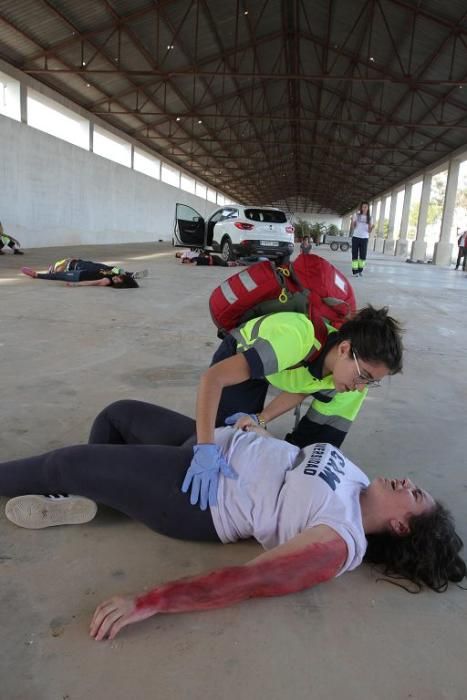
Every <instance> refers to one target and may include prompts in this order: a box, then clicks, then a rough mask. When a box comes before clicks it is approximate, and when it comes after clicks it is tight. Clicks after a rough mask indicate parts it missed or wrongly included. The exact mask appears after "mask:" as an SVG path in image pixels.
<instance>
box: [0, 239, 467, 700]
mask: <svg viewBox="0 0 467 700" xmlns="http://www.w3.org/2000/svg"><path fill="white" fill-rule="evenodd" d="M71 252H73V253H74V254H75V255H79V256H80V257H84V258H86V257H88V258H93V259H97V260H103V261H115V262H121V263H122V264H123V265H124V266H125V267H128V268H129V269H137V268H142V267H148V268H149V270H150V276H149V278H148V279H147V280H146V281H144V282H143V285H142V289H141V290H131V291H117V290H106V289H99V288H94V289H93V288H88V289H70V288H65V287H63V286H62V284H60V283H53V282H40V281H33V280H31V279H29V278H26V277H23V276H21V275H20V274H19V267H20V265H22V264H28V265H31V266H33V267H38V268H42V269H43V268H44V267H46V264H47V263H49V262H50V261H53V260H55V259H57V258H59V257H63V256H65V255H68V254H70V253H71ZM321 252H322V254H323V255H324V256H325V257H328V258H329V259H331V260H332V261H333V262H334V263H335V264H337V265H338V266H339V267H340V268H341V269H342V271H344V272H346V273H348V272H349V267H350V265H349V256H348V254H344V253H335V254H332V253H330V251H329V250H326V249H323V250H322V251H321V250H320V253H321ZM228 272H229V274H230V272H231V271H230V270H229V271H228ZM233 272H234V271H233ZM226 276H228V275H227V272H226V270H224V269H217V268H215V269H214V268H213V269H207V268H199V269H198V268H189V267H183V268H182V267H181V266H179V265H177V264H176V262H175V260H174V257H173V251H172V249H171V248H169V247H168V246H167V245H166V244H157V245H152V246H151V245H131V246H114V247H111V246H106V247H103V246H94V247H86V248H79V249H74V250H73V251H70V250H69V249H52V248H48V249H40V250H39V249H37V250H29V251H27V255H25V256H24V257H23V258H20V257H19V256H10V255H8V254H6V255H4V256H3V257H1V258H0V291H1V300H2V304H1V315H0V318H1V331H2V332H1V336H0V344H1V347H2V355H1V357H2V365H1V370H2V395H1V409H0V410H1V414H0V417H1V425H2V449H1V457H2V458H3V459H11V458H14V457H22V456H26V455H30V454H34V453H37V452H42V451H46V450H49V449H52V448H56V447H58V446H62V445H67V444H71V443H77V442H85V441H86V439H87V432H88V429H89V426H90V424H91V421H92V418H93V417H94V416H95V415H96V414H97V412H98V411H99V410H100V409H101V408H102V407H103V406H105V405H106V404H108V403H110V402H111V401H114V400H116V399H119V398H124V397H131V398H136V399H143V400H148V401H153V402H156V403H157V402H158V403H161V404H164V405H166V406H168V407H171V408H174V409H176V410H181V411H184V412H186V413H188V414H190V415H193V411H194V402H195V392H196V385H197V381H198V377H199V374H200V372H201V370H202V369H203V368H204V367H206V365H207V364H208V362H209V358H210V356H211V354H212V352H213V350H214V348H215V346H216V344H217V340H216V334H215V331H214V327H213V325H212V323H211V320H210V317H209V313H208V310H207V299H208V294H209V292H210V290H211V289H212V288H213V287H214V286H215V285H217V284H218V283H219V282H220V281H221V280H222V279H224V278H225V277H226ZM355 288H356V293H357V297H358V302H359V304H360V305H363V304H364V303H366V302H372V303H373V304H374V305H377V306H378V305H383V304H389V305H390V306H391V310H392V312H393V314H394V315H395V316H396V317H398V318H400V319H401V320H402V321H403V322H404V323H405V325H406V328H407V333H406V340H405V343H406V349H407V351H406V361H405V371H404V374H403V375H402V376H397V377H394V378H392V379H391V380H390V381H386V383H385V385H384V388H380V389H377V390H374V392H372V393H371V395H370V397H369V398H368V400H367V401H366V403H365V406H364V408H363V410H362V413H361V415H360V417H359V419H358V421H357V424H356V425H355V427H354V428H353V430H352V431H351V433H350V435H349V437H348V439H347V440H346V442H345V444H344V448H345V452H346V453H347V455H348V456H349V457H350V458H351V459H353V460H354V461H356V462H357V463H358V464H360V465H361V466H362V467H363V468H364V469H365V470H366V471H367V472H368V474H369V475H370V476H371V477H372V476H376V475H379V474H385V475H387V476H389V477H393V476H406V475H409V476H410V477H411V478H413V479H414V480H415V481H416V482H418V483H419V484H421V485H422V486H423V487H425V488H427V489H429V490H430V491H432V492H433V493H434V494H435V495H436V496H437V497H439V498H440V499H441V500H443V501H445V502H446V503H448V504H449V506H450V507H451V508H452V511H453V513H454V515H455V517H456V518H457V522H458V529H459V532H460V534H461V536H462V537H463V538H464V539H466V538H467V525H466V520H465V506H466V498H467V475H466V469H465V462H466V459H465V439H464V434H465V421H466V411H465V404H466V398H467V394H466V391H467V379H466V377H467V375H466V372H465V362H466V358H465V349H466V347H467V329H466V324H465V317H466V302H467V276H466V275H465V274H463V273H461V272H454V271H453V269H443V268H438V267H433V266H431V265H409V264H406V263H404V262H401V261H399V260H397V259H394V258H385V257H383V256H373V257H371V259H370V261H369V265H368V269H367V274H366V276H365V278H364V279H361V280H360V279H359V280H356V282H355ZM289 424H290V418H282V419H280V420H278V421H277V422H276V423H275V424H273V426H271V428H272V431H273V432H274V433H275V434H276V435H278V436H282V435H283V434H284V433H285V431H286V429H287V428H288V426H289ZM4 502H5V499H1V515H0V520H1V522H0V574H1V584H0V585H1V617H2V641H1V662H0V664H1V672H0V678H1V681H0V684H1V690H0V696H1V698H2V700H89V698H95V699H98V700H124V699H125V700H126V699H127V698H132V700H147V699H148V698H157V700H166V699H167V700H169V699H170V700H178V699H179V698H180V699H184V698H190V700H198V699H199V700H219V698H222V700H250V699H251V698H259V699H260V700H263V699H265V700H266V699H267V700H283V698H285V697H287V698H292V699H293V700H310V698H312V699H313V700H324V699H326V700H329V698H331V699H334V698H347V699H350V700H354V699H355V700H357V699H358V700H367V699H368V700H370V699H371V700H388V699H390V700H406V699H408V698H411V699H413V700H448V699H449V700H455V699H458V700H465V698H466V697H467V680H466V678H467V676H466V673H465V649H466V642H467V592H465V591H463V590H460V589H459V588H457V587H455V586H454V587H452V588H450V590H449V591H448V592H447V593H445V594H443V595H437V594H435V593H431V592H424V593H422V594H420V595H409V594H408V593H406V592H405V591H403V590H401V589H399V588H397V587H395V586H392V585H389V584H387V583H384V582H379V581H378V580H377V579H378V577H377V575H376V573H375V572H374V571H372V570H371V569H370V568H369V567H367V566H362V567H361V568H360V569H359V570H357V571H355V572H353V573H350V574H346V575H345V576H343V577H341V578H340V579H337V580H335V581H333V582H331V583H327V584H324V585H322V586H319V587H317V588H316V589H313V590H310V591H307V592H304V593H302V594H299V595H293V596H287V597H284V598H277V599H270V600H261V601H250V602H249V603H245V604H242V605H238V606H236V607H232V608H230V609H225V610H219V611H215V612H208V613H197V614H184V615H172V616H170V615H167V616H159V617H155V618H152V619H151V620H148V621H146V622H144V623H141V624H139V625H135V626H133V627H131V628H127V629H126V630H124V632H123V633H122V634H121V636H120V637H118V638H117V639H116V640H115V641H114V642H113V643H110V642H106V643H96V642H93V641H91V640H90V639H89V637H88V636H87V627H88V624H89V621H90V617H91V615H92V612H93V610H94V608H95V606H96V605H97V604H98V603H99V602H100V601H102V600H103V599H105V598H108V597H109V596H111V595H113V594H117V593H129V592H137V591H140V590H142V589H143V588H145V587H150V586H152V585H155V584H157V583H159V582H162V581H165V580H168V579H173V578H178V577H180V576H183V575H188V574H190V573H195V572H198V571H202V570H205V569H208V568H213V567H217V566H223V565H227V564H231V563H241V562H243V561H245V560H246V559H248V558H252V557H253V556H255V555H256V554H257V553H258V551H259V548H258V547H257V545H255V544H254V543H242V544H235V545H229V546H220V545H206V544H200V545H196V544H192V543H184V542H178V541H175V540H169V539H168V538H165V537H162V536H159V535H156V534H154V533H152V532H150V531H149V530H147V529H146V528H144V527H143V526H141V525H139V524H136V523H134V522H130V521H129V520H128V519H126V518H125V517H123V516H121V515H119V514H117V513H115V512H112V511H110V510H103V509H100V511H99V513H98V515H97V517H96V519H95V520H94V521H93V522H91V523H89V524H88V525H84V526H81V527H76V528H72V527H69V528H67V527H62V528H52V529H50V530H46V531H28V530H21V529H19V528H15V527H14V526H13V525H11V524H10V523H9V522H8V521H7V520H6V519H5V517H4V515H3V505H4Z"/></svg>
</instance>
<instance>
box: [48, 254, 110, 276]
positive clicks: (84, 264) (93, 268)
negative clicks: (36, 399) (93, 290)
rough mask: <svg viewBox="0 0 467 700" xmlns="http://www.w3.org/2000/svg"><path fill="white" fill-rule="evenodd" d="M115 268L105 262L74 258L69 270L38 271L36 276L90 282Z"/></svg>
mask: <svg viewBox="0 0 467 700" xmlns="http://www.w3.org/2000/svg"><path fill="white" fill-rule="evenodd" d="M113 269H114V268H112V267H110V265H104V263H100V262H94V261H93V260H81V259H76V260H72V261H71V263H70V266H69V268H68V270H63V271H62V272H38V273H37V275H36V277H37V278H38V279H41V280H57V281H62V282H88V281H91V282H92V281H95V280H101V279H103V278H104V277H107V276H110V275H106V274H105V273H106V272H109V273H110V272H111V271H112V270H113Z"/></svg>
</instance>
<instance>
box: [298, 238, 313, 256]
mask: <svg viewBox="0 0 467 700" xmlns="http://www.w3.org/2000/svg"><path fill="white" fill-rule="evenodd" d="M311 247H312V245H311V241H310V237H309V236H303V239H302V242H301V243H300V253H305V254H306V255H308V253H309V252H310V251H311Z"/></svg>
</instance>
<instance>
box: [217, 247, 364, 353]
mask: <svg viewBox="0 0 467 700" xmlns="http://www.w3.org/2000/svg"><path fill="white" fill-rule="evenodd" d="M209 308H210V311H211V316H212V319H213V321H214V323H215V325H216V326H217V327H218V329H219V332H218V335H219V337H221V338H222V337H223V336H225V335H226V333H228V331H230V330H232V328H236V327H237V326H239V325H240V324H242V323H245V322H246V321H249V320H250V319H251V318H256V317H257V316H262V315H264V314H269V313H275V312H278V311H299V312H301V313H305V314H307V315H308V317H309V319H310V320H311V321H312V323H313V325H314V328H315V334H316V337H317V339H318V340H319V341H320V342H321V343H322V342H323V341H324V340H325V339H326V337H327V331H326V326H325V321H327V322H328V323H330V324H331V325H332V326H334V328H339V326H341V325H342V323H344V321H346V320H347V319H348V318H350V316H351V314H352V313H353V312H354V311H355V310H356V304H355V295H354V292H353V289H352V287H351V285H350V283H349V281H348V280H347V278H346V277H345V276H344V275H343V274H342V273H341V272H339V270H338V269H337V268H335V267H334V265H332V264H331V263H330V262H328V261H327V260H325V259H324V258H321V257H320V256H319V255H314V254H301V255H299V256H298V257H297V259H296V260H295V262H294V263H293V264H292V263H289V264H286V265H282V266H278V267H276V266H275V265H274V264H273V263H271V262H269V261H264V262H259V263H255V264H254V265H250V266H249V267H248V268H246V269H245V270H242V271H241V272H238V273H237V274H235V275H232V277H229V278H228V279H226V280H225V282H223V283H222V284H221V285H219V287H216V289H215V290H214V291H213V292H212V294H211V296H210V298H209Z"/></svg>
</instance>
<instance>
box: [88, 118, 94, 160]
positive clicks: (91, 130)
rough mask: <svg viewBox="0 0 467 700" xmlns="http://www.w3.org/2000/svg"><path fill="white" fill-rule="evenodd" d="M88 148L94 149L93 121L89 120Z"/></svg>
mask: <svg viewBox="0 0 467 700" xmlns="http://www.w3.org/2000/svg"><path fill="white" fill-rule="evenodd" d="M89 150H90V151H91V153H92V152H93V151H94V122H92V121H90V122H89Z"/></svg>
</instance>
